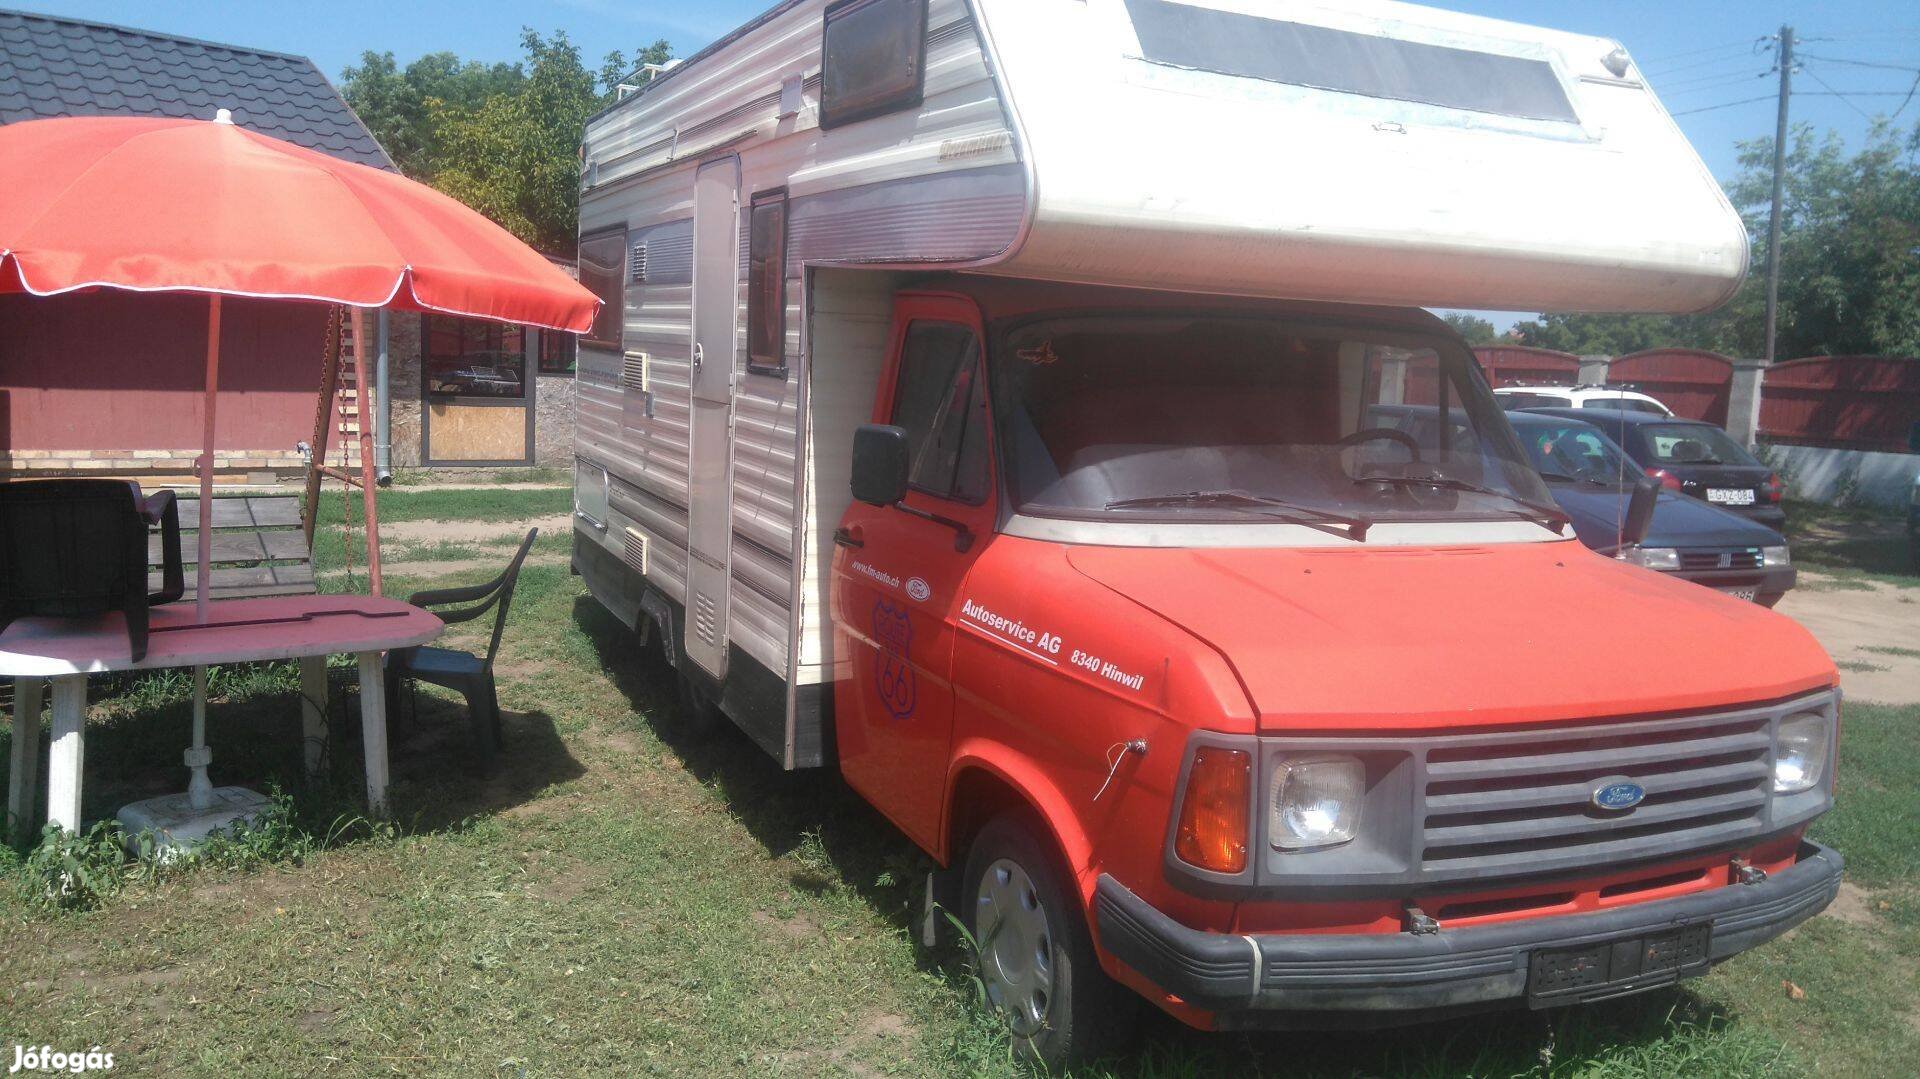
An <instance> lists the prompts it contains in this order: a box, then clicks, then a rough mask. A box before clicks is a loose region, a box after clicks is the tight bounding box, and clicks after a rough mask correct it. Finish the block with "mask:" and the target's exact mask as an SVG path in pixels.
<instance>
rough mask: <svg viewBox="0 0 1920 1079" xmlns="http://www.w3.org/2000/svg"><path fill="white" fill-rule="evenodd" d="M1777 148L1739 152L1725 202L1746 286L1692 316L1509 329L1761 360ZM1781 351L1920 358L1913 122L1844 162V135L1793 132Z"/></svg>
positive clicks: (1882, 130)
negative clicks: (1747, 255) (1745, 260)
mask: <svg viewBox="0 0 1920 1079" xmlns="http://www.w3.org/2000/svg"><path fill="white" fill-rule="evenodd" d="M1772 166H1773V140H1772V139H1755V140H1752V141H1749V142H1742V143H1741V144H1740V167H1741V172H1740V175H1739V176H1738V177H1737V178H1736V179H1735V180H1734V181H1733V182H1732V183H1731V184H1729V185H1728V188H1727V194H1728V197H1729V198H1731V199H1732V201H1733V204H1734V205H1735V206H1736V207H1737V208H1738V209H1739V210H1740V212H1741V217H1742V219H1743V220H1744V221H1745V222H1746V225H1747V233H1748V236H1749V238H1750V239H1749V242H1750V243H1751V245H1752V248H1751V249H1752V262H1751V269H1750V271H1749V273H1748V275H1747V280H1746V282H1745V283H1744V284H1743V285H1742V286H1741V287H1740V289H1739V290H1738V291H1737V292H1736V293H1735V294H1734V296H1733V297H1732V298H1731V299H1730V300H1728V301H1727V303H1726V304H1724V305H1723V306H1721V307H1719V308H1718V309H1716V310H1714V311H1710V312H1706V313H1704V314H1698V315H1681V316H1664V315H1588V314H1548V315H1543V316H1542V317H1541V318H1539V319H1538V320H1534V321H1529V322H1522V323H1520V324H1519V325H1517V326H1516V327H1515V329H1516V330H1517V331H1518V332H1519V334H1520V336H1521V339H1522V340H1523V341H1524V342H1526V343H1527V344H1529V345H1537V346H1539V347H1542V348H1557V349H1562V350H1564V351H1567V352H1574V353H1582V354H1587V353H1604V354H1607V355H1613V356H1619V355H1624V354H1625V353H1628V352H1635V351H1639V350H1641V349H1646V348H1660V347H1691V348H1708V349H1713V350H1715V351H1717V352H1722V353H1726V354H1728V355H1733V356H1762V355H1765V354H1766V339H1765V334H1766V329H1765V326H1766V275H1767V250H1766V240H1765V237H1766V232H1767V215H1768V213H1769V211H1770V202H1771V190H1770V188H1771V181H1772ZM1782 175H1783V177H1784V180H1783V186H1784V188H1785V199H1784V202H1783V204H1782V213H1781V219H1780V224H1781V227H1780V236H1781V239H1780V320H1779V322H1780V325H1779V331H1778V332H1779V339H1778V347H1777V353H1778V355H1779V356H1781V357H1782V358H1790V357H1794V356H1814V355H1841V354H1847V353H1879V354H1887V355H1908V356H1911V355H1920V126H1916V127H1915V128H1914V129H1913V130H1912V131H1911V132H1910V133H1905V134H1902V133H1899V132H1895V131H1894V130H1892V129H1891V128H1890V127H1888V126H1887V125H1885V124H1880V125H1876V126H1875V128H1874V129H1873V131H1872V132H1871V133H1870V134H1869V135H1868V137H1867V140H1866V143H1865V145H1864V146H1863V147H1862V148H1861V150H1860V151H1859V152H1858V153H1856V154H1854V155H1853V156H1851V157H1849V156H1847V155H1846V152H1845V147H1844V146H1843V145H1842V143H1841V141H1840V138H1839V136H1837V135H1835V134H1833V133H1828V134H1827V135H1825V136H1824V137H1816V136H1815V135H1814V132H1813V129H1812V128H1811V127H1809V126H1806V125H1801V126H1799V127H1797V128H1795V129H1794V133H1793V145H1792V147H1791V148H1790V149H1789V151H1788V153H1787V155H1786V166H1785V169H1784V171H1783V173H1782Z"/></svg>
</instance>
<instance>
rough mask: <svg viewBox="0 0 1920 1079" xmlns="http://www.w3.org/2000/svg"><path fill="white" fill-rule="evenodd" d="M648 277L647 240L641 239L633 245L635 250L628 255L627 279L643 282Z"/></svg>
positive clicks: (638, 282)
mask: <svg viewBox="0 0 1920 1079" xmlns="http://www.w3.org/2000/svg"><path fill="white" fill-rule="evenodd" d="M646 279H647V241H645V240H641V241H640V242H639V243H637V244H634V245H633V251H632V252H631V253H629V254H628V255H627V280H628V281H631V282H633V283H634V284H636V285H638V284H642V283H644V282H645V281H646Z"/></svg>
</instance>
